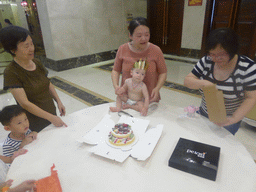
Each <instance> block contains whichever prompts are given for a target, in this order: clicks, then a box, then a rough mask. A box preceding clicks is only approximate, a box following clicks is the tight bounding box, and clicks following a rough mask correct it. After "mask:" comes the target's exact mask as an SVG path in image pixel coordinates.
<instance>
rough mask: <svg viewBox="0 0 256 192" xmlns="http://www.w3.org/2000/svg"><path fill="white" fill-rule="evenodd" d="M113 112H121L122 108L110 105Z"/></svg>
mask: <svg viewBox="0 0 256 192" xmlns="http://www.w3.org/2000/svg"><path fill="white" fill-rule="evenodd" d="M109 109H110V111H111V112H119V111H121V109H118V108H117V107H109Z"/></svg>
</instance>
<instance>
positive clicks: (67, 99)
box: [0, 54, 256, 159]
mask: <svg viewBox="0 0 256 192" xmlns="http://www.w3.org/2000/svg"><path fill="white" fill-rule="evenodd" d="M165 58H166V64H167V67H168V76H167V82H166V84H165V87H164V88H162V89H161V97H162V100H161V102H162V103H166V104H169V105H175V106H179V107H182V108H184V107H186V106H188V105H196V106H199V104H200V97H199V96H198V95H197V92H195V91H192V92H191V91H189V90H187V89H186V88H184V87H183V86H182V85H183V80H184V77H185V76H186V75H187V74H188V73H189V72H190V71H191V69H192V68H193V64H194V63H195V62H196V61H197V60H195V59H188V58H181V57H177V56H170V55H165ZM10 59H11V58H10V57H9V56H7V55H5V54H0V108H2V107H3V106H5V105H9V104H14V103H15V100H14V99H13V97H12V95H11V94H10V93H3V94H1V90H2V89H3V75H2V72H3V69H4V67H2V66H5V65H6V64H7V63H6V62H3V61H8V60H10ZM113 62H114V60H110V61H107V62H101V63H97V64H93V65H89V66H84V67H80V68H75V69H70V70H66V71H62V72H55V71H53V70H49V77H51V78H52V82H53V84H54V85H56V88H57V93H58V94H59V96H60V98H61V100H62V102H63V103H64V105H65V107H66V109H67V114H70V113H72V112H75V111H77V110H80V109H83V108H85V107H90V106H92V105H97V104H100V103H104V102H112V101H115V99H116V95H115V94H114V90H113V86H112V82H111V76H110V70H111V66H107V67H105V68H99V66H102V65H108V64H111V63H113ZM188 91H189V92H188ZM6 134H7V133H6V132H5V131H4V130H3V128H2V126H0V142H1V141H2V140H3V138H4V137H5V136H6ZM235 137H236V138H237V139H238V140H239V141H240V142H241V143H243V144H244V146H245V147H246V148H247V150H248V151H249V152H250V153H251V155H252V157H253V159H256V127H252V126H250V125H247V124H246V123H242V126H241V128H240V130H239V131H238V133H237V134H236V135H235Z"/></svg>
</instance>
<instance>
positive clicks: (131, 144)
mask: <svg viewBox="0 0 256 192" xmlns="http://www.w3.org/2000/svg"><path fill="white" fill-rule="evenodd" d="M133 133H134V131H133ZM134 135H135V140H134V141H133V142H132V143H130V144H128V145H123V146H116V145H113V144H112V143H110V142H109V137H108V136H107V138H106V143H107V144H108V145H109V146H110V147H113V148H116V149H121V150H122V151H129V150H131V149H132V146H133V145H135V144H136V143H137V142H138V140H139V137H138V134H135V133H134Z"/></svg>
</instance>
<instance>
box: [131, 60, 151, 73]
mask: <svg viewBox="0 0 256 192" xmlns="http://www.w3.org/2000/svg"><path fill="white" fill-rule="evenodd" d="M148 67H149V64H148V62H147V60H142V59H140V60H139V61H137V62H135V63H134V64H133V69H144V70H145V71H146V70H147V69H148Z"/></svg>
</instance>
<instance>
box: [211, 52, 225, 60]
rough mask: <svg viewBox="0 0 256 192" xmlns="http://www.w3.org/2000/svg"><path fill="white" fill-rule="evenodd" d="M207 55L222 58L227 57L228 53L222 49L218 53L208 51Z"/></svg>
mask: <svg viewBox="0 0 256 192" xmlns="http://www.w3.org/2000/svg"><path fill="white" fill-rule="evenodd" d="M208 56H209V57H211V58H212V59H223V58H226V57H228V56H229V55H228V53H227V52H226V51H223V52H220V53H218V54H213V53H209V54H208Z"/></svg>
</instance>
